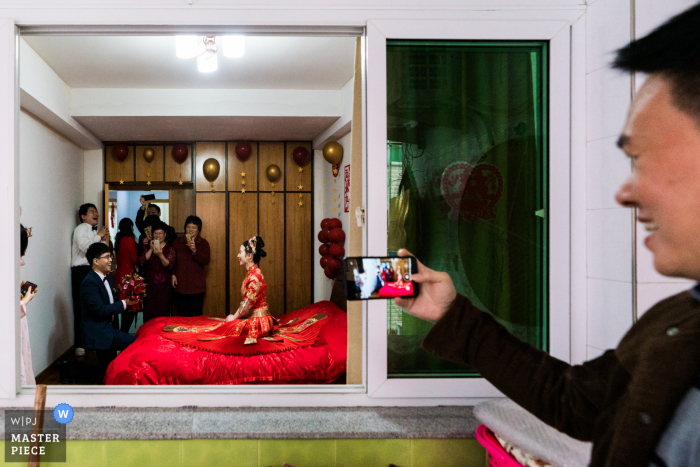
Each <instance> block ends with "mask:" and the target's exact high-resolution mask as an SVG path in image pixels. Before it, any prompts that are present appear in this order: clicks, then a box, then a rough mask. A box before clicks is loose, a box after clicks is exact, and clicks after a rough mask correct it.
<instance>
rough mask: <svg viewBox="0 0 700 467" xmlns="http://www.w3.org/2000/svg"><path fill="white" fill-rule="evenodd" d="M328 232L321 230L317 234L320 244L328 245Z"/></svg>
mask: <svg viewBox="0 0 700 467" xmlns="http://www.w3.org/2000/svg"><path fill="white" fill-rule="evenodd" d="M328 232H329V230H328V229H323V230H321V231H320V232H319V233H318V241H319V242H321V243H328V241H329V240H330V239H329V238H328Z"/></svg>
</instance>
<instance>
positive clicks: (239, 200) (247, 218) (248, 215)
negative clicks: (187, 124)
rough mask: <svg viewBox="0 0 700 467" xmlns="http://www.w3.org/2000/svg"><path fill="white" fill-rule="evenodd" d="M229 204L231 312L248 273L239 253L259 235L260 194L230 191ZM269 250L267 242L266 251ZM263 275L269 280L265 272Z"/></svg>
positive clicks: (239, 300) (239, 297) (264, 264)
mask: <svg viewBox="0 0 700 467" xmlns="http://www.w3.org/2000/svg"><path fill="white" fill-rule="evenodd" d="M229 154H230V152H229ZM229 180H230V179H229ZM228 206H229V208H228V213H229V224H228V229H229V232H228V238H229V294H230V295H229V297H230V300H229V308H230V312H231V313H235V312H236V310H237V309H238V305H239V304H240V302H241V300H242V299H241V284H243V279H245V273H246V271H245V266H241V265H240V264H239V263H238V258H237V255H238V253H239V250H240V248H241V245H242V244H243V242H244V241H246V240H248V239H249V238H252V237H254V236H256V235H258V195H257V193H229V203H228ZM264 239H265V238H264V237H263V240H264ZM267 250H268V248H267V243H266V244H265V251H267ZM261 267H263V268H265V269H267V260H264V261H263V264H262V265H261ZM263 276H265V279H266V280H267V275H266V273H265V272H263Z"/></svg>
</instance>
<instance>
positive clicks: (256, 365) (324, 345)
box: [104, 301, 347, 385]
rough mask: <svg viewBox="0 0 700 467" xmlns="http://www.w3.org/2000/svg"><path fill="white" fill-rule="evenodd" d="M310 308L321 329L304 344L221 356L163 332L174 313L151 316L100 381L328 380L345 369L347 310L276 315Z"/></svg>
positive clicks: (320, 308)
mask: <svg viewBox="0 0 700 467" xmlns="http://www.w3.org/2000/svg"><path fill="white" fill-rule="evenodd" d="M309 313H321V314H324V315H327V318H324V319H323V320H321V321H319V322H318V323H316V325H321V327H320V331H319V332H318V335H317V336H316V337H315V338H314V339H313V341H312V342H310V343H309V345H307V346H305V347H301V348H295V349H291V350H284V351H277V352H275V351H273V352H270V353H264V354H260V355H225V354H221V353H215V352H210V351H207V350H201V349H198V348H194V347H190V346H187V345H182V344H180V343H177V342H174V341H173V340H170V339H168V338H166V337H163V336H164V333H163V332H162V329H163V326H164V325H165V324H169V323H171V322H173V318H156V319H152V320H150V321H148V322H147V323H146V324H144V325H143V326H141V327H140V328H139V329H138V331H137V333H136V341H135V342H134V343H133V344H131V345H130V346H129V347H128V348H127V349H126V350H124V351H122V352H121V353H120V354H119V355H118V356H117V358H116V359H115V360H114V361H113V362H112V363H110V365H109V367H108V369H107V373H106V375H105V380H104V381H105V384H108V385H152V384H169V385H172V384H325V383H331V382H333V381H334V380H336V379H338V378H339V377H340V376H341V375H342V374H344V373H345V370H346V356H347V315H346V314H345V312H343V311H342V310H341V309H340V308H338V307H337V306H336V305H334V304H333V303H331V302H329V301H323V302H318V303H314V304H312V305H309V306H308V307H306V308H303V309H301V310H297V311H294V312H291V313H287V314H285V315H281V316H277V317H276V318H278V319H279V321H280V323H281V324H284V323H290V322H293V321H294V320H295V318H298V316H301V315H305V316H308V315H309ZM211 319H212V320H216V319H219V320H220V319H221V318H211Z"/></svg>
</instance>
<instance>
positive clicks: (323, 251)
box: [318, 243, 331, 256]
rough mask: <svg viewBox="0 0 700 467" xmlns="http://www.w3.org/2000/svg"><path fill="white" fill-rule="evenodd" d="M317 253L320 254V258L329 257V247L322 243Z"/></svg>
mask: <svg viewBox="0 0 700 467" xmlns="http://www.w3.org/2000/svg"><path fill="white" fill-rule="evenodd" d="M318 252H319V253H320V254H321V256H326V255H330V254H331V247H330V245H329V244H328V243H323V244H322V245H321V246H320V247H318Z"/></svg>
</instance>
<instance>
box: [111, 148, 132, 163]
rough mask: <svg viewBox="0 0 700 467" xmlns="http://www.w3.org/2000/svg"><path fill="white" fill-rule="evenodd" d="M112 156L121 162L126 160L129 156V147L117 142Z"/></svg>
mask: <svg viewBox="0 0 700 467" xmlns="http://www.w3.org/2000/svg"><path fill="white" fill-rule="evenodd" d="M112 157H114V158H115V159H116V160H118V161H119V162H124V161H125V160H126V158H127V157H129V148H128V147H127V145H126V144H115V145H114V147H113V148H112Z"/></svg>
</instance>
